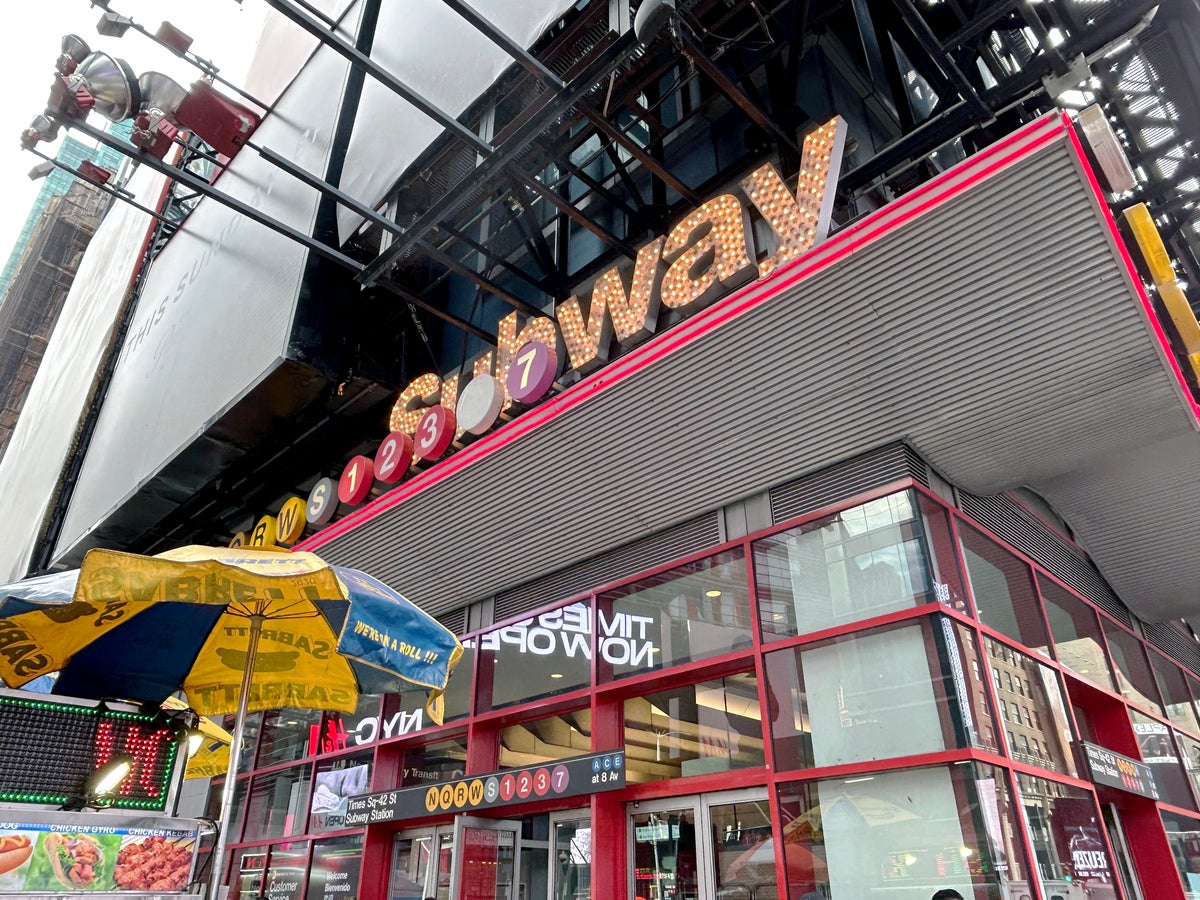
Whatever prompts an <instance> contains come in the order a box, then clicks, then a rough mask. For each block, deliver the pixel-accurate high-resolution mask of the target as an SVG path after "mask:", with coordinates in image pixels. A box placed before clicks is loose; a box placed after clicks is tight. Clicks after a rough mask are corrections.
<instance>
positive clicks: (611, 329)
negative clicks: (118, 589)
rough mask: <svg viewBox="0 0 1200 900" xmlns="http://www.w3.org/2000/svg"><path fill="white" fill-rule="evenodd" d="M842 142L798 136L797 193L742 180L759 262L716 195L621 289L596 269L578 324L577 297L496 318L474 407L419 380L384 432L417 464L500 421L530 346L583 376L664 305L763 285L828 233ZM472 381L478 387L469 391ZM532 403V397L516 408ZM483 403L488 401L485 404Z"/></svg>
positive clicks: (839, 130) (753, 177) (768, 173)
mask: <svg viewBox="0 0 1200 900" xmlns="http://www.w3.org/2000/svg"><path fill="white" fill-rule="evenodd" d="M844 141H845V125H844V123H843V122H842V121H841V119H839V118H834V119H831V120H830V121H829V122H826V123H825V124H824V125H822V126H821V127H820V128H818V129H817V130H816V131H814V132H812V133H811V134H809V135H808V136H807V137H805V139H804V148H803V154H802V159H801V167H800V174H799V175H798V177H797V187H796V193H795V194H793V193H792V192H791V191H790V190H789V189H788V187H787V185H786V184H785V183H784V181H783V179H782V178H781V177H780V175H779V173H778V172H776V171H775V168H774V167H773V166H771V165H770V164H769V163H768V164H766V165H763V166H761V167H759V168H758V169H756V170H755V171H754V172H752V173H751V174H750V175H748V176H747V177H746V178H743V179H742V180H741V182H740V186H741V189H742V191H743V192H744V193H745V195H746V197H747V199H748V200H749V203H750V205H751V206H753V207H754V208H755V209H756V210H757V211H758V213H759V215H760V216H761V217H762V218H763V220H764V221H765V222H766V224H767V225H768V226H769V227H770V229H771V231H772V232H773V233H774V235H775V248H774V250H773V252H771V253H770V254H769V255H767V256H766V257H765V258H764V259H762V260H761V261H759V262H755V261H754V257H755V254H753V253H752V249H751V247H752V244H751V240H750V235H749V232H750V229H749V227H748V226H749V224H750V221H749V217H748V215H747V207H746V205H745V204H744V203H743V201H742V200H740V199H739V198H738V197H736V196H735V195H733V194H722V195H720V196H719V197H715V198H713V199H712V200H709V201H708V202H706V203H704V204H703V205H701V206H700V207H699V208H697V209H696V210H694V211H693V212H692V213H690V214H689V215H688V216H687V217H685V218H684V219H683V220H682V221H681V222H680V223H679V224H678V225H676V226H675V227H674V228H673V229H671V231H670V233H669V234H667V235H666V236H665V237H658V238H655V239H654V240H653V241H651V242H650V243H648V244H646V245H645V246H644V247H642V248H641V249H640V250H639V251H638V254H637V259H636V261H635V262H634V267H633V275H632V278H631V279H630V282H629V286H628V287H626V284H625V281H624V279H623V278H622V275H621V271H620V268H619V267H617V266H614V267H613V268H611V269H608V270H607V271H605V272H603V273H602V274H601V275H600V276H599V277H598V278H597V279H596V280H595V281H594V282H593V283H592V286H591V300H590V303H589V304H588V310H587V316H586V318H585V316H584V313H583V309H582V307H581V304H580V301H579V297H578V295H576V296H572V297H569V298H568V299H566V300H565V301H563V302H562V303H560V304H559V305H558V307H557V309H556V310H555V318H554V319H551V318H548V317H542V316H539V317H533V318H529V319H527V320H526V321H525V323H524V327H522V328H518V325H517V321H518V314H517V313H516V312H512V313H509V314H508V315H507V316H505V317H504V318H503V319H501V320H500V325H499V329H498V334H497V348H496V350H495V351H494V352H493V351H490V350H489V351H487V352H485V353H483V354H481V355H480V356H478V357H476V358H475V360H474V361H473V363H472V365H471V369H472V372H473V375H472V378H471V381H470V383H468V385H467V387H466V389H464V391H463V397H464V398H467V391H472V390H474V391H475V392H477V393H478V394H479V395H480V398H479V400H478V402H475V401H476V397H475V395H474V394H472V395H471V397H470V398H469V399H470V400H471V401H472V402H470V403H469V404H465V405H464V404H460V402H459V376H458V375H457V374H454V375H446V376H438V375H436V374H434V373H426V374H424V375H420V376H418V377H417V378H415V379H414V380H413V381H412V382H411V383H410V384H409V385H408V386H407V387H405V388H404V390H403V391H401V393H400V396H399V398H398V399H397V401H396V404H395V406H394V407H393V408H392V415H391V418H390V421H389V424H390V427H391V430H392V433H393V434H396V433H399V434H404V435H410V436H412V438H413V440H414V443H415V451H414V452H415V455H416V456H417V457H418V458H423V457H422V446H423V442H424V445H425V446H434V447H436V445H437V444H438V443H440V441H441V440H442V439H443V438H444V436H445V434H444V433H445V431H446V430H447V428H449V429H452V430H454V431H455V433H456V434H457V435H458V436H462V435H463V434H465V433H467V432H470V433H472V434H482V433H483V432H485V431H487V430H488V428H490V427H491V425H493V424H494V423H495V421H496V418H497V417H498V415H499V412H500V408H498V406H497V404H496V402H495V397H496V396H497V395H498V394H500V392H501V391H502V392H503V397H504V400H503V403H502V404H501V406H507V405H509V404H511V402H512V401H513V394H514V390H513V389H514V387H515V386H517V385H519V384H522V383H526V384H527V383H529V382H534V381H537V380H538V379H539V376H540V375H541V371H540V370H539V366H538V362H539V360H538V358H537V357H538V351H537V350H536V349H535V346H536V345H541V346H542V348H544V349H545V350H547V351H549V358H550V360H553V358H554V357H556V356H557V347H558V346H559V344H560V338H561V344H562V345H564V346H565V348H566V351H567V354H568V357H569V361H570V368H571V369H572V370H575V371H577V372H580V373H583V372H586V371H588V370H589V369H592V368H595V367H596V366H598V365H600V364H601V363H603V362H604V361H606V360H607V358H608V355H609V351H610V349H611V346H612V343H613V341H614V340H615V341H616V343H617V344H620V345H629V344H632V343H635V342H637V341H638V340H640V339H643V338H645V337H647V336H648V335H650V334H652V333H653V332H654V328H655V325H656V324H657V319H658V313H659V311H660V309H661V308H662V307H666V308H668V309H673V310H685V311H686V310H687V309H688V308H689V307H695V306H696V305H697V304H698V303H699V301H701V300H704V299H709V298H711V297H713V296H715V295H716V294H717V293H719V292H720V290H721V288H722V287H723V286H724V285H726V284H728V283H730V282H736V281H738V280H740V279H743V278H745V277H746V276H748V275H749V276H753V275H754V274H757V276H758V278H765V277H767V276H768V275H770V274H771V273H772V272H774V271H775V270H776V269H778V268H780V267H781V266H783V265H786V264H787V263H789V262H791V261H792V260H794V259H798V258H799V257H800V256H802V255H804V254H805V253H806V252H808V251H809V250H810V249H811V248H812V247H813V245H814V244H816V242H817V241H818V240H819V239H820V238H821V237H823V236H824V233H825V231H826V230H827V229H828V225H829V216H830V213H831V212H832V207H833V195H834V191H835V187H836V182H837V167H838V166H839V165H840V161H841V149H842V145H843V143H844ZM664 267H665V269H664ZM755 270H756V271H755ZM489 379H490V380H491V382H492V383H491V384H489ZM477 384H482V385H484V386H485V387H484V388H479V387H478V386H477V387H476V388H474V389H473V388H472V385H477ZM547 388H548V385H547ZM536 399H540V397H535V398H529V399H526V400H525V401H524V402H533V401H534V400H536ZM488 400H490V401H491V402H484V401H488ZM464 406H466V408H465V409H464V408H463V407H464ZM438 407H440V408H442V409H443V410H447V411H450V412H451V413H453V412H455V411H457V412H458V415H457V416H453V415H452V416H450V419H451V421H452V422H453V424H450V425H449V426H447V425H446V424H445V423H438V422H435V421H432V420H431V410H433V409H436V408H438ZM464 413H465V414H464ZM364 458H365V457H364ZM375 462H376V464H378V461H375ZM347 468H348V469H349V468H350V467H349V466H348V467H347ZM391 474H392V472H391V471H389V476H390V475H391Z"/></svg>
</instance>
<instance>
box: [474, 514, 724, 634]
mask: <svg viewBox="0 0 1200 900" xmlns="http://www.w3.org/2000/svg"><path fill="white" fill-rule="evenodd" d="M720 542H721V526H720V523H719V519H718V516H717V514H716V513H708V514H706V515H703V516H698V517H697V518H695V519H692V520H690V521H688V522H683V523H681V524H679V525H676V526H675V527H673V528H667V529H664V530H663V531H660V532H659V533H658V534H656V535H654V536H653V537H650V538H645V539H642V540H638V541H635V542H634V543H632V544H626V545H625V546H624V547H618V548H616V549H615V550H610V551H609V552H608V553H603V554H601V555H600V556H597V557H594V558H592V559H589V560H585V561H584V562H581V563H576V564H575V565H573V566H568V567H567V568H565V569H560V570H559V571H557V572H552V573H551V574H549V575H547V576H545V577H543V578H539V579H537V580H536V581H531V582H529V583H527V584H523V585H519V586H518V587H515V588H513V589H512V590H510V591H505V592H504V593H502V594H497V595H496V607H495V609H496V611H495V621H497V622H502V621H504V620H505V619H511V618H512V617H513V616H519V615H520V614H521V613H524V612H529V611H530V610H534V609H537V608H539V607H542V606H546V605H547V604H549V603H553V602H554V601H555V600H562V599H564V598H566V597H570V596H571V595H573V594H579V593H582V592H584V591H587V590H591V589H592V588H596V587H599V586H601V585H604V584H608V583H610V582H613V581H617V580H618V579H621V578H627V577H629V576H631V575H636V574H637V573H638V572H641V571H644V570H646V569H652V568H654V567H655V566H658V565H661V564H662V563H665V562H670V561H671V560H672V559H678V558H680V557H684V556H687V555H688V554H691V553H695V552H696V551H698V550H703V549H704V548H705V547H712V546H715V545H716V544H719V543H720Z"/></svg>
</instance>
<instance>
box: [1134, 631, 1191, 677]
mask: <svg viewBox="0 0 1200 900" xmlns="http://www.w3.org/2000/svg"><path fill="white" fill-rule="evenodd" d="M1142 634H1144V635H1145V637H1146V640H1148V641H1149V642H1150V643H1151V644H1153V645H1154V646H1155V647H1157V648H1158V649H1159V650H1161V651H1162V652H1163V653H1165V654H1167V655H1168V656H1169V657H1171V659H1173V660H1175V661H1176V662H1178V663H1181V664H1183V665H1184V666H1186V667H1187V668H1189V669H1191V670H1192V672H1193V673H1200V644H1197V643H1196V642H1195V640H1193V639H1192V638H1191V637H1189V636H1188V635H1186V634H1184V633H1183V632H1182V631H1180V630H1179V628H1178V627H1176V626H1175V625H1172V624H1171V623H1170V622H1148V623H1145V624H1143V626H1142Z"/></svg>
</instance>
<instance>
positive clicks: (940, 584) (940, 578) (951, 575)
mask: <svg viewBox="0 0 1200 900" xmlns="http://www.w3.org/2000/svg"><path fill="white" fill-rule="evenodd" d="M915 494H916V498H917V506H918V507H919V508H920V510H921V516H922V518H923V519H924V522H925V538H926V541H927V545H928V547H929V554H928V557H929V566H930V568H931V569H932V571H933V593H934V598H935V599H936V600H937V601H938V602H939V603H944V604H945V605H947V606H949V607H951V608H952V609H955V610H958V612H961V613H969V609H968V607H967V594H966V591H965V590H964V589H963V580H962V573H961V572H960V571H959V568H958V554H957V553H956V552H955V546H954V533H953V532H952V531H951V530H950V514H949V513H948V512H947V511H946V510H945V508H944V507H942V506H940V505H938V504H937V503H936V502H935V501H933V500H931V499H929V498H928V497H926V496H925V495H924V494H922V493H920V492H919V491H918V492H915Z"/></svg>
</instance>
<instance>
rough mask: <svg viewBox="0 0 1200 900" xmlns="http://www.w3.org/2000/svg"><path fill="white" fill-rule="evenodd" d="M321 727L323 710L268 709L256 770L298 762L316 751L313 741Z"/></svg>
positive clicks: (264, 715) (265, 714) (264, 718)
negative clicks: (277, 764)
mask: <svg viewBox="0 0 1200 900" xmlns="http://www.w3.org/2000/svg"><path fill="white" fill-rule="evenodd" d="M320 726H321V712H320V710H316V709H292V708H291V707H288V708H285V709H270V710H267V711H266V712H265V713H263V723H262V738H261V739H260V740H259V743H258V765H257V767H256V768H259V769H261V768H264V767H266V766H271V765H274V764H275V763H285V762H295V761H296V760H298V759H303V758H304V757H306V756H308V755H309V754H310V753H313V752H315V749H316V748H315V747H314V746H313V738H314V737H316V736H317V734H318V732H319V731H320Z"/></svg>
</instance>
